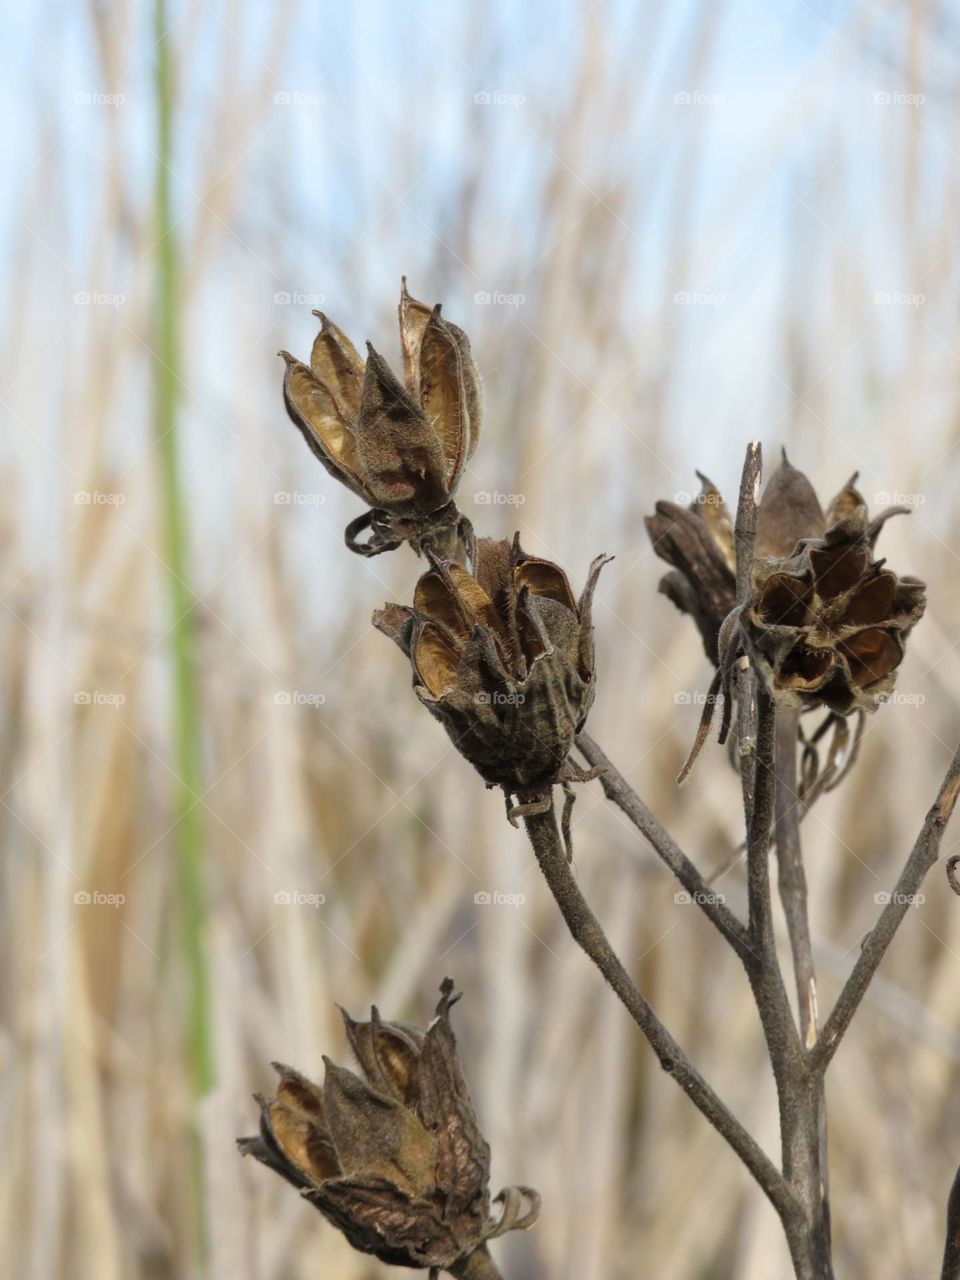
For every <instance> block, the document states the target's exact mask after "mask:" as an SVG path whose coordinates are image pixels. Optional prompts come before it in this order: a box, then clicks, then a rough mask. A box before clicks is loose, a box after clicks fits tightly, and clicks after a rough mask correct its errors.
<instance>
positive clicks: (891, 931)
mask: <svg viewBox="0 0 960 1280" xmlns="http://www.w3.org/2000/svg"><path fill="white" fill-rule="evenodd" d="M958 795H960V747H958V748H957V751H956V753H955V754H954V757H953V759H952V760H951V762H950V767H949V769H948V770H947V773H946V776H945V778H944V780H943V782H942V784H941V786H940V790H939V792H938V793H937V798H936V800H935V801H934V803H933V805H932V806H931V808H930V810H929V812H928V813H927V816H926V819H925V820H924V823H923V827H922V828H921V830H920V834H919V835H918V836H917V839H916V843H915V844H914V846H913V848H912V850H911V851H910V856H909V857H908V858H907V861H906V863H905V864H904V867H903V870H902V871H901V872H900V878H899V879H898V880H897V884H896V888H895V889H894V891H893V893H892V894H891V895H890V901H889V902H888V903H887V905H886V906H885V907H884V909H883V911H882V912H881V913H880V919H879V920H878V921H877V923H876V924H875V925H874V927H873V928H872V929H871V931H870V932H869V933H868V934H867V937H866V940H865V942H864V943H863V946H862V948H861V951H860V955H859V957H858V958H857V963H856V964H855V965H854V966H853V972H852V973H851V974H850V976H849V978H848V979H847V981H846V983H845V985H844V987H843V990H842V991H841V992H840V995H839V996H838V997H837V1002H836V1004H835V1005H834V1007H833V1010H832V1011H831V1013H830V1017H829V1018H828V1019H827V1021H826V1024H825V1026H824V1028H823V1034H822V1035H821V1037H820V1039H819V1041H818V1042H817V1045H816V1047H815V1049H814V1051H813V1054H812V1055H811V1056H812V1060H813V1062H814V1064H815V1066H816V1068H817V1070H819V1071H825V1070H826V1068H827V1066H828V1064H829V1063H830V1060H831V1059H832V1058H833V1055H834V1053H836V1050H837V1046H838V1045H839V1043H840V1041H841V1039H842V1038H843V1035H844V1033H845V1032H846V1030H847V1028H848V1027H849V1025H850V1022H851V1020H852V1018H853V1015H854V1014H855V1013H856V1011H857V1009H858V1008H859V1006H860V1001H861V1000H862V999H863V997H864V994H865V993H866V990H867V987H869V985H870V983H871V981H872V979H873V976H874V974H875V973H876V972H877V969H878V968H879V967H880V962H881V961H882V960H883V957H884V955H885V954H886V951H887V948H888V947H889V946H890V943H891V942H892V941H893V938H894V935H895V934H896V932H897V929H898V928H899V927H900V923H901V921H902V920H903V918H904V916H905V915H906V914H907V911H908V910H909V908H910V906H911V904H912V903H913V902H915V901H916V895H917V893H918V891H919V889H920V886H921V884H922V883H923V879H924V877H925V876H926V874H927V872H928V871H929V870H930V868H931V867H932V866H933V864H934V863H935V862H936V861H937V859H938V857H939V856H940V841H941V839H942V838H943V833H944V830H945V829H946V826H947V823H948V822H949V821H950V815H951V814H952V813H953V810H954V806H955V805H956V803H957V797H958Z"/></svg>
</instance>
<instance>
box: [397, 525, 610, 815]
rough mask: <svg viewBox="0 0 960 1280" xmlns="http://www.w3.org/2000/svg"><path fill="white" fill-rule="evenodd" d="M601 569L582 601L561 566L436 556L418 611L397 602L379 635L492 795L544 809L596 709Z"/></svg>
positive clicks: (494, 550) (491, 549)
mask: <svg viewBox="0 0 960 1280" xmlns="http://www.w3.org/2000/svg"><path fill="white" fill-rule="evenodd" d="M608 559H609V557H606V556H599V557H598V558H597V559H596V560H594V562H593V564H592V566H591V568H590V573H589V577H588V580H587V585H586V587H585V589H584V591H583V594H582V595H581V596H580V598H579V600H577V599H576V598H575V597H574V594H573V591H572V590H571V587H570V583H569V581H568V580H567V576H566V574H565V573H564V571H563V570H562V569H561V568H560V567H559V565H556V564H553V563H552V562H551V561H549V560H543V559H540V558H538V557H536V556H530V555H527V553H526V552H525V551H523V549H522V548H521V546H520V542H519V537H517V538H515V539H514V541H513V542H512V543H510V542H507V541H500V542H498V541H494V540H492V539H489V538H481V539H480V540H479V542H478V544H477V555H476V568H475V571H474V573H473V574H470V573H468V572H467V571H466V570H465V569H464V568H463V567H462V566H460V565H458V564H456V563H450V562H445V561H442V560H440V559H437V558H435V557H432V558H431V568H430V569H429V571H428V572H427V573H425V574H424V575H423V576H422V577H421V578H420V581H419V582H418V583H417V587H416V590H415V592H414V600H413V607H412V608H410V607H407V606H405V605H399V604H388V605H387V606H386V607H385V608H384V609H382V610H379V611H378V612H377V613H376V614H374V618H373V621H374V625H375V626H376V627H378V628H379V629H380V630H381V631H383V632H384V633H385V634H386V635H389V636H390V638H391V639H392V640H394V641H395V642H396V643H397V644H398V645H399V646H400V648H401V649H402V650H403V651H404V653H405V654H406V656H407V657H408V658H409V660H410V663H411V667H412V674H413V685H414V690H415V692H416V694H417V697H418V698H419V699H420V701H421V702H422V703H423V705H424V706H425V707H426V708H427V710H428V711H429V712H430V714H431V715H432V716H434V718H435V719H437V720H439V721H440V723H441V724H442V725H443V726H444V728H445V729H446V730H447V733H448V734H449V736H450V738H451V740H452V741H453V743H454V745H455V746H456V748H457V750H458V751H459V752H460V753H461V754H462V755H463V756H465V757H466V759H467V760H469V761H470V763H471V764H472V765H473V766H474V767H475V768H476V769H477V771H478V772H479V773H480V775H481V777H482V778H483V779H484V781H485V782H486V783H487V785H488V786H496V787H502V788H503V790H504V792H505V793H506V794H507V796H508V798H509V797H511V796H516V797H517V799H518V801H519V803H520V805H521V806H527V805H534V806H536V805H542V804H544V803H545V802H547V801H548V799H549V793H550V788H551V787H552V786H553V785H554V783H556V782H564V781H571V780H577V781H579V780H582V775H581V774H580V773H579V771H577V770H576V769H574V767H573V764H572V762H571V761H569V759H568V757H569V752H570V749H571V747H572V746H573V740H574V737H575V736H576V734H577V733H578V732H579V731H580V729H581V728H582V727H583V724H584V722H585V721H586V717H587V713H588V711H589V709H590V706H591V704H592V702H593V696H594V687H595V664H594V650H593V625H592V619H591V612H592V602H593V595H594V591H595V589H596V585H597V579H598V577H599V574H600V570H601V569H602V568H603V565H604V564H606V563H607V560H608Z"/></svg>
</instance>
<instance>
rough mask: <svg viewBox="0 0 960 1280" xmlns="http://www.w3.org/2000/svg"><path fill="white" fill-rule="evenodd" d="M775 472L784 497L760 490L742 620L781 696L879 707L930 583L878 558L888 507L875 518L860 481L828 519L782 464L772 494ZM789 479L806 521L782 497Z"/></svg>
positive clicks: (794, 701)
mask: <svg viewBox="0 0 960 1280" xmlns="http://www.w3.org/2000/svg"><path fill="white" fill-rule="evenodd" d="M791 473H792V475H791ZM784 477H786V478H785V479H784ZM792 477H800V480H799V481H796V480H793V479H792ZM778 478H780V484H779V485H778V488H779V489H780V491H781V493H780V497H779V499H778V502H776V503H768V502H767V494H764V501H763V503H761V506H760V511H759V512H758V521H757V557H756V559H755V560H754V565H753V573H752V584H751V585H752V595H751V598H750V600H749V602H748V603H747V605H746V606H745V608H744V609H743V611H742V613H741V617H740V624H741V629H742V631H743V634H744V636H745V639H746V644H747V646H748V648H749V651H750V653H751V655H752V656H753V658H754V660H755V663H756V665H757V668H758V669H759V671H760V673H761V675H762V676H763V677H764V679H765V681H766V683H767V685H768V687H769V688H770V689H771V691H772V692H773V694H774V696H775V697H777V698H778V700H780V701H781V702H784V703H788V704H791V705H794V706H798V707H801V708H807V707H826V708H827V709H828V710H829V711H831V712H834V713H836V714H838V715H841V716H846V715H849V714H850V713H851V712H854V711H868V712H869V711H875V710H876V708H877V707H878V706H879V705H880V704H881V703H882V702H885V701H886V700H887V698H888V697H889V696H890V693H891V692H892V690H893V686H894V682H895V680H896V671H897V668H898V667H899V665H900V663H901V661H902V659H903V655H904V650H905V645H906V640H907V636H908V635H909V634H910V631H911V630H912V629H913V627H914V626H915V625H916V624H917V622H918V621H919V620H920V618H921V617H922V616H923V611H924V607H925V604H926V599H925V588H924V585H923V583H922V582H919V581H918V580H917V579H916V578H910V577H903V578H898V577H897V575H896V574H895V573H893V572H891V570H889V569H888V568H886V566H885V561H883V560H876V559H874V556H873V547H874V544H875V542H876V538H877V535H878V534H879V532H880V527H881V525H882V523H883V519H885V518H886V516H887V515H888V514H890V513H889V512H885V513H884V515H883V518H882V519H881V520H880V521H879V522H878V521H874V522H872V523H871V521H870V518H869V515H868V512H867V506H866V503H865V502H864V500H863V498H862V497H861V495H860V494H859V492H858V491H857V490H856V489H855V488H854V480H855V479H856V477H853V478H852V479H851V480H850V481H849V482H848V484H847V485H846V486H845V487H844V489H843V490H842V491H841V493H840V494H839V495H838V496H837V498H835V499H834V501H833V503H831V505H830V507H829V508H828V513H827V515H826V516H822V515H820V511H819V504H817V505H816V507H814V503H816V496H815V495H814V494H813V490H812V489H811V488H810V486H809V484H808V482H807V481H806V480H805V478H804V477H802V476H801V475H800V472H798V471H795V470H794V468H792V467H791V466H790V464H789V463H788V462H787V461H786V460H784V462H783V464H782V465H781V466H780V468H779V470H778V471H777V472H776V473H775V474H774V476H773V478H772V479H771V481H770V485H769V486H768V492H769V490H770V489H771V488H773V487H774V483H775V482H776V481H778ZM801 481H802V483H801ZM787 485H789V486H790V488H789V493H790V494H791V495H793V494H796V493H797V492H798V491H800V490H802V489H803V488H804V487H805V488H806V489H808V490H809V495H808V496H807V498H806V513H805V515H804V516H803V518H799V506H800V504H799V503H797V502H795V501H790V500H788V499H787V497H786V496H785V495H784V493H783V491H784V490H785V489H786V488H787ZM765 505H766V511H767V519H766V521H765V522H762V521H761V516H762V515H763V513H764V506H765ZM818 517H819V518H818ZM765 526H766V527H765ZM817 526H819V527H817ZM762 533H765V534H766V537H765V538H764V539H763V540H762V539H761V534H762Z"/></svg>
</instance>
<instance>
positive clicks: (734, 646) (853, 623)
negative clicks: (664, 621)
mask: <svg viewBox="0 0 960 1280" xmlns="http://www.w3.org/2000/svg"><path fill="white" fill-rule="evenodd" d="M698 475H699V473H698ZM700 479H701V482H702V485H703V488H702V491H701V493H700V495H699V497H698V499H697V500H696V501H695V502H694V503H693V504H692V506H691V507H690V508H684V507H680V506H677V505H676V504H674V503H669V502H658V503H657V508H656V514H655V515H654V516H652V517H650V518H649V519H648V520H647V528H648V531H649V533H650V536H651V538H652V539H653V544H654V549H655V550H656V552H657V554H658V555H659V556H661V558H662V559H664V560H666V561H667V562H668V563H669V564H671V565H672V566H673V570H672V572H671V573H669V574H667V575H666V577H665V578H663V580H662V581H661V583H660V589H661V591H663V592H664V593H665V594H666V595H667V596H669V598H670V599H671V600H673V602H674V604H676V605H677V607H678V608H679V609H681V610H682V611H683V612H685V613H689V614H690V615H691V616H692V617H693V619H694V621H695V622H696V624H697V626H698V628H699V630H700V634H701V637H702V639H703V643H704V648H705V649H706V651H707V654H708V656H709V657H710V658H711V660H712V661H713V662H714V663H715V664H716V665H717V667H718V671H717V675H716V677H715V679H714V683H713V686H712V688H711V696H710V697H709V698H708V699H707V704H706V706H705V709H704V715H703V717H702V719H701V723H700V729H699V731H698V733H697V738H696V741H695V743H694V747H693V750H692V751H691V753H690V756H689V758H688V760H687V763H686V764H685V766H684V768H683V771H682V772H681V775H680V777H681V780H683V779H684V778H686V776H687V775H688V774H689V772H690V769H691V768H692V765H693V763H694V761H695V760H696V758H697V756H698V754H699V752H700V749H701V748H702V746H703V744H704V742H705V741H706V737H707V733H708V731H709V726H710V721H711V719H712V714H713V706H714V704H715V702H716V700H717V699H716V696H715V695H716V694H717V692H718V691H721V690H722V692H723V695H724V696H723V699H722V702H723V708H724V718H723V725H722V727H721V732H720V740H721V742H722V741H724V740H725V739H726V735H727V730H728V727H729V724H730V712H731V676H732V671H733V665H734V663H735V661H736V659H737V658H738V657H739V656H740V655H741V654H743V653H749V655H750V657H751V659H752V660H753V663H754V666H755V667H756V669H757V671H758V672H759V673H760V676H761V678H762V679H763V680H764V683H765V684H766V686H767V687H768V689H769V690H770V692H771V693H772V694H773V695H774V697H775V698H776V699H777V700H778V701H779V702H780V703H782V704H785V705H788V706H794V707H797V708H799V709H801V710H811V709H816V708H825V709H826V710H827V712H828V716H827V719H826V720H825V721H824V723H823V724H822V725H821V726H820V728H819V729H818V730H817V732H816V733H815V734H814V735H813V737H812V738H809V739H808V738H807V737H805V736H804V734H803V732H802V730H801V731H800V739H801V742H802V743H803V746H804V765H803V778H804V784H803V795H804V797H805V798H806V799H807V800H808V801H809V800H811V799H812V797H813V796H815V795H816V794H817V793H818V792H819V791H821V790H823V789H829V788H830V787H832V786H835V785H836V784H837V782H839V780H840V778H841V777H842V776H843V774H844V773H845V772H846V769H847V768H849V766H850V764H851V763H852V761H853V758H854V756H855V754H856V749H857V745H858V742H859V736H860V732H861V731H862V722H863V715H864V714H865V713H866V712H870V711H874V710H876V708H877V707H878V706H879V705H880V704H881V703H882V702H884V701H885V700H886V699H887V698H888V697H889V695H890V693H891V691H892V689H893V685H894V682H895V680H896V671H897V668H898V666H899V665H900V662H901V661H902V659H903V655H904V648H905V644H906V639H907V636H908V635H909V633H910V631H911V629H912V628H913V627H914V626H915V625H916V623H917V622H918V621H919V619H920V617H921V616H922V615H923V610H924V605H925V597H924V585H923V583H922V582H919V581H918V580H917V579H916V578H910V577H903V578H898V577H897V575H896V574H894V573H893V572H891V570H889V569H888V568H886V564H885V561H883V560H876V559H874V556H873V550H874V546H875V545H876V541H877V538H878V536H879V534H880V531H881V529H882V527H883V524H884V523H885V521H886V520H887V519H889V517H890V516H892V515H896V514H899V513H902V512H904V511H905V510H906V508H904V507H889V508H888V509H887V510H885V511H883V512H881V513H880V515H878V516H876V517H875V518H874V519H872V520H871V518H870V516H869V513H868V511H867V504H866V502H865V501H864V498H863V496H862V494H861V493H860V492H859V490H858V489H857V488H856V484H855V482H856V479H857V477H856V475H853V476H852V477H851V478H850V480H849V481H848V482H847V484H846V485H844V487H843V489H841V490H840V492H839V493H838V494H837V496H836V497H835V498H834V499H833V501H832V502H831V503H830V504H829V506H828V507H827V510H826V513H824V511H823V509H822V507H821V505H820V502H819V500H818V498H817V495H816V492H815V491H814V489H813V486H812V485H811V484H810V481H809V480H808V479H807V477H806V476H805V475H804V474H803V473H802V472H801V471H798V470H797V469H796V468H795V467H793V466H791V465H790V463H789V461H788V460H787V456H786V453H784V455H783V460H782V462H781V464H780V466H779V467H778V468H777V470H776V471H775V472H774V474H773V475H772V476H771V478H770V481H769V482H768V484H767V486H766V488H765V490H764V493H763V497H762V499H761V501H760V503H759V506H758V508H757V522H756V539H755V545H754V557H753V562H752V567H751V572H750V583H749V588H750V589H749V595H748V598H746V599H745V600H743V601H742V602H740V603H738V602H737V595H736V588H737V574H736V567H737V566H736V552H735V539H734V530H733V526H732V523H731V520H730V516H729V513H728V511H727V508H726V506H725V504H724V502H723V498H722V497H721V495H720V493H719V491H718V490H717V488H716V486H715V485H714V484H713V483H712V482H711V481H709V480H707V478H706V477H705V476H700ZM854 712H856V713H858V716H859V724H858V730H857V733H856V735H855V736H854V738H853V742H852V745H851V741H850V735H849V734H848V733H847V731H846V729H845V728H844V727H843V726H842V720H843V718H844V717H846V716H848V715H850V714H852V713H854ZM831 726H832V727H833V729H834V735H833V740H832V745H831V746H830V749H829V756H828V761H827V766H826V768H825V769H824V770H823V771H821V770H820V768H819V758H818V752H817V743H818V742H819V740H820V739H821V738H822V737H823V736H824V734H825V733H826V732H827V730H828V729H829V728H830V727H831Z"/></svg>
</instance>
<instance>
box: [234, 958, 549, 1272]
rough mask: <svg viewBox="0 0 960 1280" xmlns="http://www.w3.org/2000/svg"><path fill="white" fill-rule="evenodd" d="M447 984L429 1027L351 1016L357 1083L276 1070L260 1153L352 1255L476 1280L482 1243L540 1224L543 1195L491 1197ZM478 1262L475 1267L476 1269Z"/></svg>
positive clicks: (337, 1074) (339, 1072)
mask: <svg viewBox="0 0 960 1280" xmlns="http://www.w3.org/2000/svg"><path fill="white" fill-rule="evenodd" d="M458 999H459V995H458V994H457V993H455V992H454V990H453V983H452V982H451V980H450V979H449V978H446V979H444V982H443V984H442V985H441V988H440V1001H439V1003H438V1005H437V1012H436V1016H435V1017H434V1019H433V1021H432V1022H431V1023H430V1025H429V1027H427V1028H426V1030H422V1029H421V1028H419V1027H415V1026H411V1025H410V1024H408V1023H402V1022H384V1021H383V1020H382V1019H381V1017H380V1015H379V1013H378V1012H377V1010H376V1009H375V1008H374V1009H373V1010H372V1011H371V1016H370V1020H369V1021H368V1022H355V1021H354V1020H353V1019H352V1018H351V1017H350V1016H349V1014H347V1013H346V1012H344V1013H343V1017H344V1025H345V1027H346V1031H347V1036H348V1039H349V1040H350V1044H351V1046H352V1047H353V1050H354V1053H355V1054H356V1057H357V1061H358V1063H359V1065H360V1070H361V1073H362V1074H360V1075H358V1074H356V1073H354V1072H352V1071H348V1070H346V1069H344V1068H342V1067H338V1066H337V1065H336V1064H335V1063H333V1062H331V1061H330V1060H329V1059H324V1062H325V1064H326V1075H325V1079H324V1083H323V1085H322V1086H319V1085H316V1084H314V1083H313V1082H312V1081H309V1080H307V1079H306V1077H304V1076H302V1075H300V1074H299V1072H296V1071H294V1070H293V1068H291V1067H286V1066H284V1065H283V1064H281V1063H274V1067H275V1069H276V1071H277V1073H278V1075H279V1077H280V1080H279V1084H278V1086H277V1092H276V1096H275V1097H273V1098H265V1097H262V1096H260V1095H256V1097H257V1101H258V1102H259V1104H260V1132H259V1134H258V1135H257V1136H255V1137H252V1138H241V1139H240V1140H239V1144H238V1145H239V1147H240V1150H241V1152H242V1153H243V1154H245V1155H252V1156H254V1157H255V1158H256V1159H257V1160H259V1161H260V1162H261V1163H262V1164H265V1165H267V1166H268V1167H269V1168H271V1169H273V1170H274V1171H275V1172H277V1173H279V1174H280V1175H281V1176H282V1177H284V1178H286V1179H287V1181H289V1182H291V1183H293V1185H294V1186H296V1187H298V1188H299V1189H300V1191H301V1194H302V1195H303V1196H304V1197H305V1198H306V1199H307V1200H309V1201H310V1202H311V1204H313V1205H315V1206H316V1207H317V1208H318V1209H319V1210H320V1212H321V1213H322V1214H323V1215H324V1217H325V1218H327V1219H328V1221H330V1222H332V1223H333V1224H334V1226H336V1227H338V1228H339V1229H340V1230H341V1231H342V1232H343V1234H344V1235H345V1236H346V1238H347V1240H348V1241H349V1242H350V1244H351V1245H353V1247H354V1248H355V1249H358V1250H360V1251H361V1252H363V1253H371V1254H374V1255H375V1256H376V1257H378V1258H380V1259H381V1260H382V1261H384V1262H387V1263H391V1264H393V1265H395V1266H406V1267H419V1268H433V1269H436V1270H439V1269H441V1268H442V1269H445V1270H449V1271H451V1272H452V1274H454V1275H462V1276H470V1275H471V1274H472V1273H473V1272H474V1271H476V1270H477V1265H476V1257H477V1255H478V1254H479V1252H480V1251H481V1250H482V1249H483V1246H484V1241H486V1240H488V1239H491V1238H493V1237H494V1236H498V1235H502V1234H503V1233H504V1232H505V1231H513V1230H522V1229H524V1228H526V1227H529V1226H532V1225H533V1223H534V1221H535V1220H536V1217H537V1212H538V1210H539V1203H540V1198H539V1196H538V1195H537V1193H536V1192H535V1191H532V1190H531V1189H530V1188H527V1187H517V1188H508V1189H507V1190H506V1191H502V1192H500V1194H499V1195H498V1196H497V1197H496V1200H495V1201H494V1203H495V1204H502V1205H503V1210H502V1212H501V1213H500V1214H499V1215H493V1214H492V1213H491V1201H490V1192H489V1175H490V1149H489V1147H488V1146H487V1143H486V1140H485V1139H484V1137H483V1134H482V1133H481V1131H480V1127H479V1124H478V1121H477V1117H476V1114H475V1113H474V1110H473V1104H472V1103H471V1101H470V1094H469V1091H468V1089H467V1085H466V1082H465V1080H464V1077H463V1071H462V1068H461V1066H460V1059H459V1055H458V1051H457V1044H456V1039H455V1038H454V1034H453V1029H452V1027H451V1025H450V1010H451V1008H452V1007H453V1005H454V1004H455V1003H456V1001H457V1000H458ZM471 1259H474V1263H473V1264H471V1261H470V1260H471Z"/></svg>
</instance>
